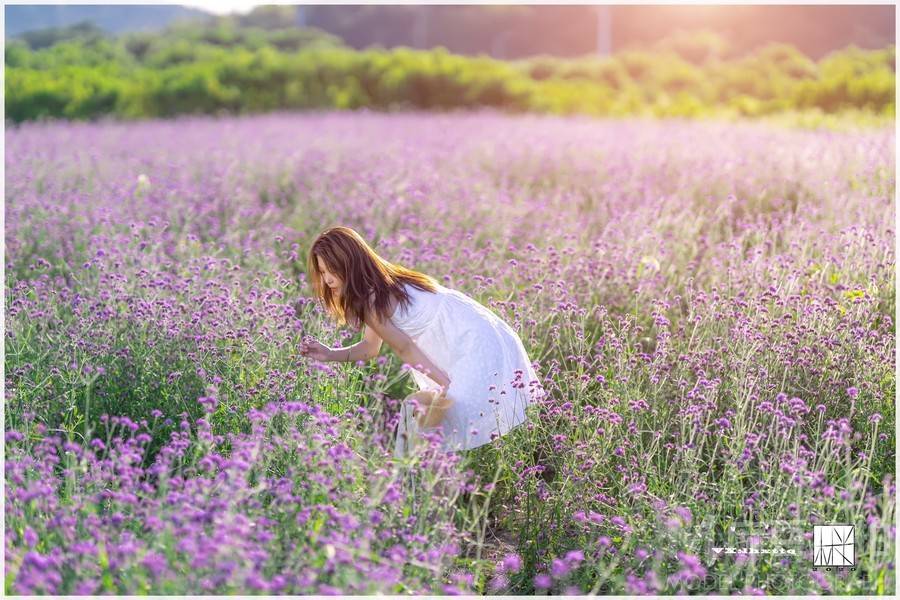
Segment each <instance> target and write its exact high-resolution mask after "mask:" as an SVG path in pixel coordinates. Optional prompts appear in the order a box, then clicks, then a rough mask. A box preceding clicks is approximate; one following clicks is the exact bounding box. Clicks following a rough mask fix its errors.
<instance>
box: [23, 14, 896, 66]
mask: <svg viewBox="0 0 900 600" xmlns="http://www.w3.org/2000/svg"><path fill="white" fill-rule="evenodd" d="M212 17H214V16H213V15H211V14H210V13H206V12H205V11H202V10H198V9H192V8H185V7H181V6H163V5H156V6H141V5H130V6H128V5H126V6H121V5H120V6H6V35H7V37H10V36H13V35H16V34H19V33H22V32H24V31H28V30H35V29H43V28H49V27H64V26H67V25H72V24H74V23H78V22H83V21H89V22H92V23H94V24H96V25H97V26H98V27H100V28H101V29H103V30H105V31H107V32H111V33H116V34H118V33H123V32H129V31H136V30H141V29H143V30H152V29H161V28H163V27H164V26H166V25H168V24H170V23H171V22H173V21H174V20H177V19H182V18H212ZM604 18H605V19H606V20H605V21H604V20H603V19H604ZM239 20H240V21H241V22H250V21H256V22H257V23H258V24H260V25H261V26H263V27H264V28H277V27H293V26H296V25H303V26H307V27H315V28H318V29H321V30H323V31H325V32H327V33H330V34H332V35H335V36H337V37H339V38H340V39H342V40H343V41H344V43H346V44H347V45H348V46H351V47H353V48H357V49H363V48H367V47H372V46H381V47H385V48H393V47H397V46H409V47H412V48H434V47H437V46H443V47H445V48H447V49H448V50H449V51H450V52H453V53H456V54H468V55H474V54H482V53H483V54H487V55H490V56H493V57H494V58H502V59H517V58H525V57H530V56H535V55H539V54H547V55H551V56H559V57H575V56H582V55H585V54H593V53H596V52H597V51H598V47H600V48H604V49H605V50H606V51H607V52H609V51H611V52H616V51H618V50H622V49H626V48H629V47H634V46H642V45H651V44H653V43H654V42H656V41H657V40H659V39H660V38H663V37H665V36H667V35H670V34H672V33H673V32H675V31H676V30H697V29H706V30H711V31H715V32H716V33H718V34H719V35H720V36H722V38H724V39H725V40H727V41H728V48H727V49H725V51H724V52H723V56H734V55H743V54H745V53H747V52H750V51H752V50H754V49H756V48H758V47H760V46H762V45H764V44H766V43H768V42H783V43H786V44H790V45H792V46H794V47H795V48H797V49H798V50H800V51H801V52H803V53H804V54H806V55H807V56H809V57H811V58H813V59H815V60H818V59H820V58H821V57H823V56H825V55H826V54H828V53H830V52H832V51H834V50H839V49H842V48H845V47H847V46H849V45H851V44H853V45H856V46H857V47H859V48H869V49H876V48H884V47H886V46H888V45H890V44H894V43H895V40H894V37H895V34H894V22H895V7H894V6H893V5H868V6H866V5H846V6H840V5H822V6H815V5H793V6H791V5H757V6H746V5H734V6H725V5H723V6H663V5H660V6H640V5H622V6H612V7H609V8H608V12H607V13H606V16H605V17H601V16H599V15H598V13H597V12H596V10H595V7H591V6H578V5H573V6H551V5H544V6H534V5H531V6H524V5H518V6H517V5H505V6H478V5H460V6H434V5H431V6H402V5H395V6H390V5H369V6H341V5H325V6H323V5H318V6H316V5H313V6H309V5H304V6H291V5H281V6H277V7H276V6H264V7H258V8H257V9H255V10H254V11H252V12H251V13H250V14H249V15H246V16H242V17H240V18H239ZM604 32H605V34H604Z"/></svg>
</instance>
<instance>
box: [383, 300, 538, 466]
mask: <svg viewBox="0 0 900 600" xmlns="http://www.w3.org/2000/svg"><path fill="white" fill-rule="evenodd" d="M404 285H405V288H406V290H407V291H408V292H409V294H410V296H411V304H410V305H409V306H408V307H403V306H399V305H398V307H397V309H396V310H395V311H394V315H393V316H392V317H391V321H392V322H393V323H394V325H395V326H396V327H397V328H398V329H400V330H402V331H404V332H405V333H406V334H407V335H408V336H409V337H410V338H411V339H412V340H413V341H414V342H415V344H416V346H417V347H418V348H419V349H420V350H421V351H422V352H423V353H424V354H425V355H426V356H427V357H428V358H429V360H431V362H432V363H434V364H435V366H437V367H438V368H439V369H441V370H442V371H444V372H445V373H447V375H448V376H449V377H450V386H449V387H448V388H447V397H448V398H450V399H451V400H453V404H452V406H451V408H450V409H449V410H448V411H447V413H446V415H445V416H444V420H443V423H442V425H441V428H442V429H443V434H444V436H443V448H444V450H446V451H459V450H469V449H472V448H477V447H478V446H481V445H483V444H487V443H488V442H490V441H491V440H492V439H494V438H496V437H498V435H499V436H502V435H505V434H506V433H507V432H509V430H511V429H512V428H513V427H516V426H517V425H520V424H521V423H523V422H524V421H525V407H526V406H528V405H529V404H532V403H534V402H536V401H537V400H539V399H540V398H541V397H543V396H544V395H545V394H546V392H545V390H544V388H543V386H542V385H541V383H540V380H539V379H538V377H537V374H536V373H535V371H534V367H533V366H532V365H531V361H530V360H529V358H528V353H527V352H526V351H525V347H524V346H523V345H522V341H521V340H520V339H519V336H518V335H517V334H516V332H515V331H513V329H512V328H511V327H510V326H509V325H507V324H506V322H505V321H503V319H501V318H500V317H498V316H497V315H496V314H494V313H493V312H492V311H491V310H490V309H488V308H486V307H485V306H484V305H482V304H480V303H479V302H477V301H476V300H474V299H472V298H470V297H469V296H467V295H465V294H463V293H462V292H459V291H456V290H452V289H449V288H446V287H444V286H442V285H440V284H437V293H432V292H428V291H425V290H420V289H419V288H417V287H415V286H413V285H410V284H404ZM410 372H411V374H412V376H413V380H414V381H415V383H416V384H417V385H418V387H419V389H420V390H425V389H437V388H439V387H440V386H439V384H438V383H437V382H435V381H434V380H432V379H431V378H430V377H428V376H426V375H425V374H423V373H422V372H420V371H419V370H417V369H415V368H412V369H411V370H410ZM417 434H418V424H417V422H416V419H415V418H414V417H413V414H412V407H411V406H410V405H409V404H408V403H406V402H404V403H403V404H402V406H401V409H400V423H399V425H398V427H397V438H396V445H395V449H394V456H395V457H398V458H399V457H402V456H404V455H406V454H408V449H409V441H412V436H414V435H417ZM491 434H497V435H494V436H493V437H492V436H491Z"/></svg>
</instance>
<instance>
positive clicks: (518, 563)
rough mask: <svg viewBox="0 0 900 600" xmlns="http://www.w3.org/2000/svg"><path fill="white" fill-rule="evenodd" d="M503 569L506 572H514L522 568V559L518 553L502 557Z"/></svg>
mask: <svg viewBox="0 0 900 600" xmlns="http://www.w3.org/2000/svg"><path fill="white" fill-rule="evenodd" d="M502 564H503V571H504V572H506V573H516V572H517V571H518V570H519V569H521V568H522V559H521V558H519V555H518V554H509V555H507V556H506V557H504V559H503V563H502Z"/></svg>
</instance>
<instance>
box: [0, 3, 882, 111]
mask: <svg viewBox="0 0 900 600" xmlns="http://www.w3.org/2000/svg"><path fill="white" fill-rule="evenodd" d="M29 35H30V36H31V38H30V39H29V38H28V37H25V38H21V39H14V40H11V41H9V42H7V44H6V48H5V64H6V85H5V92H6V115H7V119H8V120H10V121H12V122H14V123H19V122H23V121H28V120H35V119H41V118H66V119H95V118H99V117H104V116H113V117H116V118H123V119H134V118H151V117H171V116H174V115H179V114H190V113H233V114H241V113H251V112H262V111H270V110H291V109H359V108H370V109H376V110H394V109H420V110H453V109H468V108H476V107H491V108H496V109H500V110H505V111H510V112H526V111H527V112H542V113H551V114H587V115H595V116H626V115H652V116H661V117H666V116H681V117H703V116H709V115H719V114H733V115H743V116H751V117H752V116H762V115H770V114H776V113H781V112H785V111H803V110H806V109H818V110H820V111H822V112H825V113H837V112H841V111H845V110H856V111H866V112H870V113H873V114H879V115H886V116H887V115H890V116H892V115H893V114H894V96H895V91H894V90H895V87H894V86H895V66H894V61H895V55H894V53H895V47H894V46H893V45H890V46H887V47H885V48H882V49H878V50H864V49H860V48H857V47H855V46H849V47H847V48H845V49H843V50H840V51H836V52H832V53H831V54H829V55H827V56H825V57H823V58H822V59H820V60H818V61H815V60H813V59H811V58H809V57H808V56H806V55H804V54H803V53H801V52H800V51H799V50H797V49H796V48H794V47H792V46H790V45H787V44H781V43H772V44H768V45H765V46H763V47H760V48H758V49H756V50H755V51H752V52H749V53H746V54H744V55H742V56H737V57H728V58H723V56H722V53H721V52H719V49H720V47H721V46H722V44H723V43H724V42H723V40H722V38H721V36H718V35H716V34H714V33H711V32H703V31H700V32H694V33H686V32H678V33H677V34H675V35H671V36H669V37H667V38H665V39H663V40H661V41H659V42H658V43H656V44H654V45H653V46H652V47H646V48H634V49H627V50H622V51H619V52H616V53H614V54H612V55H610V56H607V57H599V56H584V57H581V58H556V57H550V56H546V55H544V56H537V57H532V58H528V59H521V60H514V61H502V60H496V59H493V58H490V57H488V56H485V55H478V56H464V55H458V54H452V53H450V52H448V51H447V50H446V49H444V48H440V47H439V48H435V49H430V50H417V49H411V48H394V49H382V48H370V49H366V50H354V49H352V48H350V47H347V46H345V45H344V44H343V43H342V42H341V40H340V39H338V38H337V37H335V36H332V35H330V34H327V33H325V32H323V31H321V30H317V29H314V28H308V27H279V28H272V29H267V28H265V27H260V26H247V25H244V24H241V23H239V22H236V21H230V20H217V21H214V22H211V23H209V24H197V23H187V22H186V23H177V24H175V25H173V26H171V27H169V28H167V29H166V30H164V31H161V32H155V33H150V32H141V33H131V34H125V35H121V36H117V37H110V36H107V35H105V34H103V33H102V32H101V31H100V30H98V29H96V28H92V27H91V26H87V25H84V24H81V25H76V26H72V27H69V28H64V29H57V30H46V31H43V32H33V33H32V34H29Z"/></svg>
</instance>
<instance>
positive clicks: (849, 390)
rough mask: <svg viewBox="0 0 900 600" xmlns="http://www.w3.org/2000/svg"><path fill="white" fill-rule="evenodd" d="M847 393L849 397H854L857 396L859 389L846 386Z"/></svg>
mask: <svg viewBox="0 0 900 600" xmlns="http://www.w3.org/2000/svg"><path fill="white" fill-rule="evenodd" d="M847 395H848V396H850V397H851V398H856V397H857V396H859V390H858V389H856V388H855V387H848V388H847Z"/></svg>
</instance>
